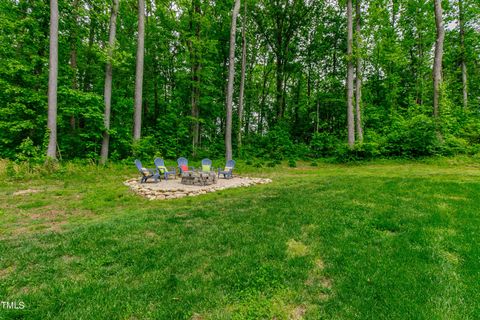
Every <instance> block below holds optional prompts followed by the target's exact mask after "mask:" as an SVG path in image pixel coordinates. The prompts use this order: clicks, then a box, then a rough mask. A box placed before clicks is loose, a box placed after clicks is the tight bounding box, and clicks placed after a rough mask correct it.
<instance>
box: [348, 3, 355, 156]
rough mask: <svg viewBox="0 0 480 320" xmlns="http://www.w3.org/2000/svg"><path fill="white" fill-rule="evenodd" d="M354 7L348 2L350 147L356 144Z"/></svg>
mask: <svg viewBox="0 0 480 320" xmlns="http://www.w3.org/2000/svg"><path fill="white" fill-rule="evenodd" d="M352 11H353V7H352V0H348V2H347V60H348V69H347V124H348V145H349V146H350V147H353V145H354V144H355V119H354V115H353V69H354V67H353V13H352Z"/></svg>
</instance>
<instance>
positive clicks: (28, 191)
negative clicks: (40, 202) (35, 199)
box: [13, 189, 40, 196]
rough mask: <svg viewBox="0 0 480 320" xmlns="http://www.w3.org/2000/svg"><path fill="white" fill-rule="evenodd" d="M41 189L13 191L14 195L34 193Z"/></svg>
mask: <svg viewBox="0 0 480 320" xmlns="http://www.w3.org/2000/svg"><path fill="white" fill-rule="evenodd" d="M38 192H40V190H38V189H26V190H18V191H15V192H14V193H13V195H14V196H23V195H27V194H32V193H38Z"/></svg>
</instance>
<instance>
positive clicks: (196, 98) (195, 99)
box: [188, 0, 202, 156]
mask: <svg viewBox="0 0 480 320" xmlns="http://www.w3.org/2000/svg"><path fill="white" fill-rule="evenodd" d="M201 12H202V10H201V7H200V2H199V1H198V0H192V9H191V11H190V22H189V27H190V33H193V34H194V39H195V40H194V41H193V40H189V41H188V50H189V53H190V63H191V66H190V69H191V93H190V95H191V97H190V99H191V106H192V113H191V115H192V120H193V124H192V129H191V130H192V155H193V156H196V153H197V148H198V145H199V143H200V119H199V118H200V106H199V104H200V70H201V65H200V59H199V54H198V45H199V43H200V15H201Z"/></svg>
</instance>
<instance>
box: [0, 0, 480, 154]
mask: <svg viewBox="0 0 480 320" xmlns="http://www.w3.org/2000/svg"><path fill="white" fill-rule="evenodd" d="M244 1H245V0H244ZM244 1H242V2H241V3H242V7H241V8H242V9H241V10H239V11H240V12H239V18H238V20H237V25H236V28H237V32H236V35H235V36H236V38H237V43H238V44H241V43H242V39H241V38H242V28H244V30H245V32H244V37H245V62H246V63H245V80H244V97H242V98H243V103H242V105H243V110H242V111H241V112H240V113H241V116H242V119H238V115H239V112H238V110H239V108H238V107H239V102H238V101H239V98H240V97H239V92H240V90H239V88H240V85H241V81H240V78H241V72H240V68H241V65H242V50H243V46H242V45H237V46H236V47H235V52H234V53H235V60H234V61H235V81H234V82H233V83H234V90H233V98H232V100H233V102H232V104H233V113H232V117H233V121H231V125H232V131H233V133H234V134H232V135H231V139H232V145H233V156H234V157H249V158H251V157H269V158H274V159H283V158H304V157H305V158H308V157H326V156H340V157H362V158H363V157H374V156H380V155H382V156H402V157H417V156H428V155H433V154H447V155H448V154H455V153H477V152H479V151H480V3H479V2H478V1H476V0H449V1H443V2H442V3H441V4H442V7H443V13H442V14H443V16H442V18H443V24H444V27H445V39H444V45H443V66H442V70H441V75H442V77H441V78H442V81H441V84H440V86H439V90H440V95H439V97H440V98H439V104H438V120H436V119H435V118H434V96H435V95H434V85H433V83H434V81H433V64H434V54H435V41H436V39H437V33H436V32H437V29H436V24H435V22H436V19H435V8H434V2H435V1H421V0H393V1H390V0H371V1H362V2H358V10H356V4H357V1H360V0H356V1H354V0H352V1H353V10H352V14H353V15H355V17H354V20H353V48H352V53H351V54H347V53H348V52H347V39H348V37H347V21H348V20H347V1H331V0H325V1H310V0H298V1H287V0H285V1H282V0H275V1H265V0H258V1H251V0H246V1H248V4H247V6H246V9H245V10H244V7H243V4H244ZM142 2H143V1H142ZM350 2H351V1H350ZM438 3H440V1H438ZM114 5H115V1H100V0H75V1H73V2H72V1H65V0H58V7H59V26H58V90H57V103H58V106H57V144H58V148H57V149H58V150H57V152H58V155H59V156H60V157H61V158H62V159H75V158H83V159H94V160H99V159H100V151H101V148H102V140H103V137H104V134H105V133H108V136H109V144H110V147H109V149H108V150H109V155H108V157H109V159H111V160H120V159H125V158H129V157H131V156H136V157H150V158H153V156H154V155H160V156H163V157H166V158H176V157H178V156H182V155H183V156H189V155H194V156H196V157H204V156H208V157H211V158H220V157H223V156H224V154H225V144H224V142H225V141H224V137H225V128H226V119H227V117H226V104H227V89H228V81H227V79H228V67H229V49H230V34H231V30H230V29H231V23H232V10H233V8H234V1H233V0H229V1H204V0H191V1H186V0H172V1H161V0H146V1H145V12H144V14H145V19H144V25H145V35H144V37H145V38H144V47H145V48H144V62H143V90H142V91H143V93H142V94H141V95H140V99H141V109H140V110H141V119H142V120H141V135H140V136H141V139H140V140H137V139H134V134H133V127H134V110H135V109H134V105H135V96H136V95H135V83H136V80H135V75H136V66H137V43H138V39H137V38H138V30H139V28H138V21H139V16H138V14H139V10H138V1H135V0H120V1H119V9H118V13H117V17H116V37H115V39H114V44H113V45H112V44H109V30H110V29H111V28H110V19H111V13H112V7H113V6H114ZM355 18H356V19H357V20H355ZM356 21H358V22H359V26H360V27H356ZM49 28H50V6H49V4H48V3H46V2H45V1H40V0H4V1H1V2H0V59H1V61H2V63H1V64H0V157H2V158H11V159H18V160H27V159H30V160H39V161H42V159H43V158H44V154H45V152H46V150H47V145H48V142H49V130H48V129H47V107H48V99H47V94H48V83H49V53H50V50H49V44H50V42H49V40H50V36H49ZM112 41H113V40H112ZM353 60H355V61H353ZM349 62H351V63H349ZM357 63H358V65H357ZM107 64H111V74H112V79H111V81H112V84H111V86H112V87H111V114H110V120H109V123H108V127H106V123H105V121H104V114H105V100H104V94H105V81H106V76H105V70H106V66H107ZM348 65H351V66H352V68H353V67H355V68H356V72H355V77H357V76H358V77H361V80H362V81H361V86H360V82H358V81H356V82H353V81H352V82H353V84H354V85H355V84H356V85H355V87H356V88H358V90H361V95H351V96H350V95H347V67H348ZM347 96H350V97H351V98H352V99H353V100H355V98H356V99H357V100H359V99H360V97H361V104H360V106H359V108H361V110H359V109H358V108H355V104H354V105H353V107H352V110H353V112H356V113H357V114H358V113H360V112H361V117H356V118H355V119H357V122H361V123H360V125H361V130H362V131H363V132H362V133H363V141H360V140H361V139H358V136H357V141H356V142H355V144H353V145H351V146H350V147H348V145H347V136H348V135H347V133H348V130H347V116H348V114H347ZM137 99H138V97H137ZM352 103H354V101H352ZM359 119H361V120H359ZM357 125H358V123H357ZM239 126H242V127H241V128H239ZM356 130H357V131H358V130H360V129H359V128H358V126H357V129H356ZM438 133H440V134H438ZM137 138H138V136H137ZM240 139H241V142H242V148H241V149H240V148H237V146H238V141H239V140H240Z"/></svg>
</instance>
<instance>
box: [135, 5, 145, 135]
mask: <svg viewBox="0 0 480 320" xmlns="http://www.w3.org/2000/svg"><path fill="white" fill-rule="evenodd" d="M144 52H145V0H138V44H137V67H136V74H135V112H134V119H133V140H134V141H138V140H140V136H141V130H142V90H143V60H144Z"/></svg>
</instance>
